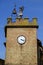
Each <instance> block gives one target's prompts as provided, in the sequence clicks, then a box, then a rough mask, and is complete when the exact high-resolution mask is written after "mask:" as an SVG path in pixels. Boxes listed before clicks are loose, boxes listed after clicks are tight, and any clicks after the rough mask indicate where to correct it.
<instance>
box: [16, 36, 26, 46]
mask: <svg viewBox="0 0 43 65" xmlns="http://www.w3.org/2000/svg"><path fill="white" fill-rule="evenodd" d="M17 41H18V43H19V44H21V45H22V44H24V43H25V41H26V38H25V37H24V36H23V35H21V36H18V38H17Z"/></svg>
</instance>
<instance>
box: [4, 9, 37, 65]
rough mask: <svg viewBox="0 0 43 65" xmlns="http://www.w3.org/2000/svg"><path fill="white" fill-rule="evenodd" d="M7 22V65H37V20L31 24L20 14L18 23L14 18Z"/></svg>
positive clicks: (34, 19)
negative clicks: (13, 20)
mask: <svg viewBox="0 0 43 65" xmlns="http://www.w3.org/2000/svg"><path fill="white" fill-rule="evenodd" d="M22 11H23V10H22ZM20 12H21V10H20ZM7 21H8V24H7V25H6V26H5V37H6V58H5V65H37V28H38V25H37V18H33V19H32V22H29V18H22V16H21V14H20V17H17V18H16V22H12V18H7Z"/></svg>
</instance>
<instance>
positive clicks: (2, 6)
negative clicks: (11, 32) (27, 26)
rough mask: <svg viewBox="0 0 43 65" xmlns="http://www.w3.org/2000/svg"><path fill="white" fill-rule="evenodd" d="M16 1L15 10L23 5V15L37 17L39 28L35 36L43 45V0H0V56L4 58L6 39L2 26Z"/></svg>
mask: <svg viewBox="0 0 43 65" xmlns="http://www.w3.org/2000/svg"><path fill="white" fill-rule="evenodd" d="M15 3H16V8H17V11H18V9H19V7H20V6H22V5H23V6H24V12H23V17H28V18H30V21H31V20H32V18H33V17H37V18H38V21H37V23H38V25H39V28H38V30H37V37H38V38H39V39H40V40H41V42H42V45H43V0H0V58H2V59H5V52H6V48H5V47H4V45H3V43H4V42H5V41H6V39H5V32H4V27H5V25H6V24H7V18H8V17H10V16H11V13H12V10H13V8H14V5H15Z"/></svg>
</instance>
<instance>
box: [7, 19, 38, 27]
mask: <svg viewBox="0 0 43 65" xmlns="http://www.w3.org/2000/svg"><path fill="white" fill-rule="evenodd" d="M7 22H8V24H7V25H8V26H9V25H11V26H12V25H13V26H37V25H38V24H37V18H32V21H31V22H30V21H29V18H16V22H12V18H7Z"/></svg>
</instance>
